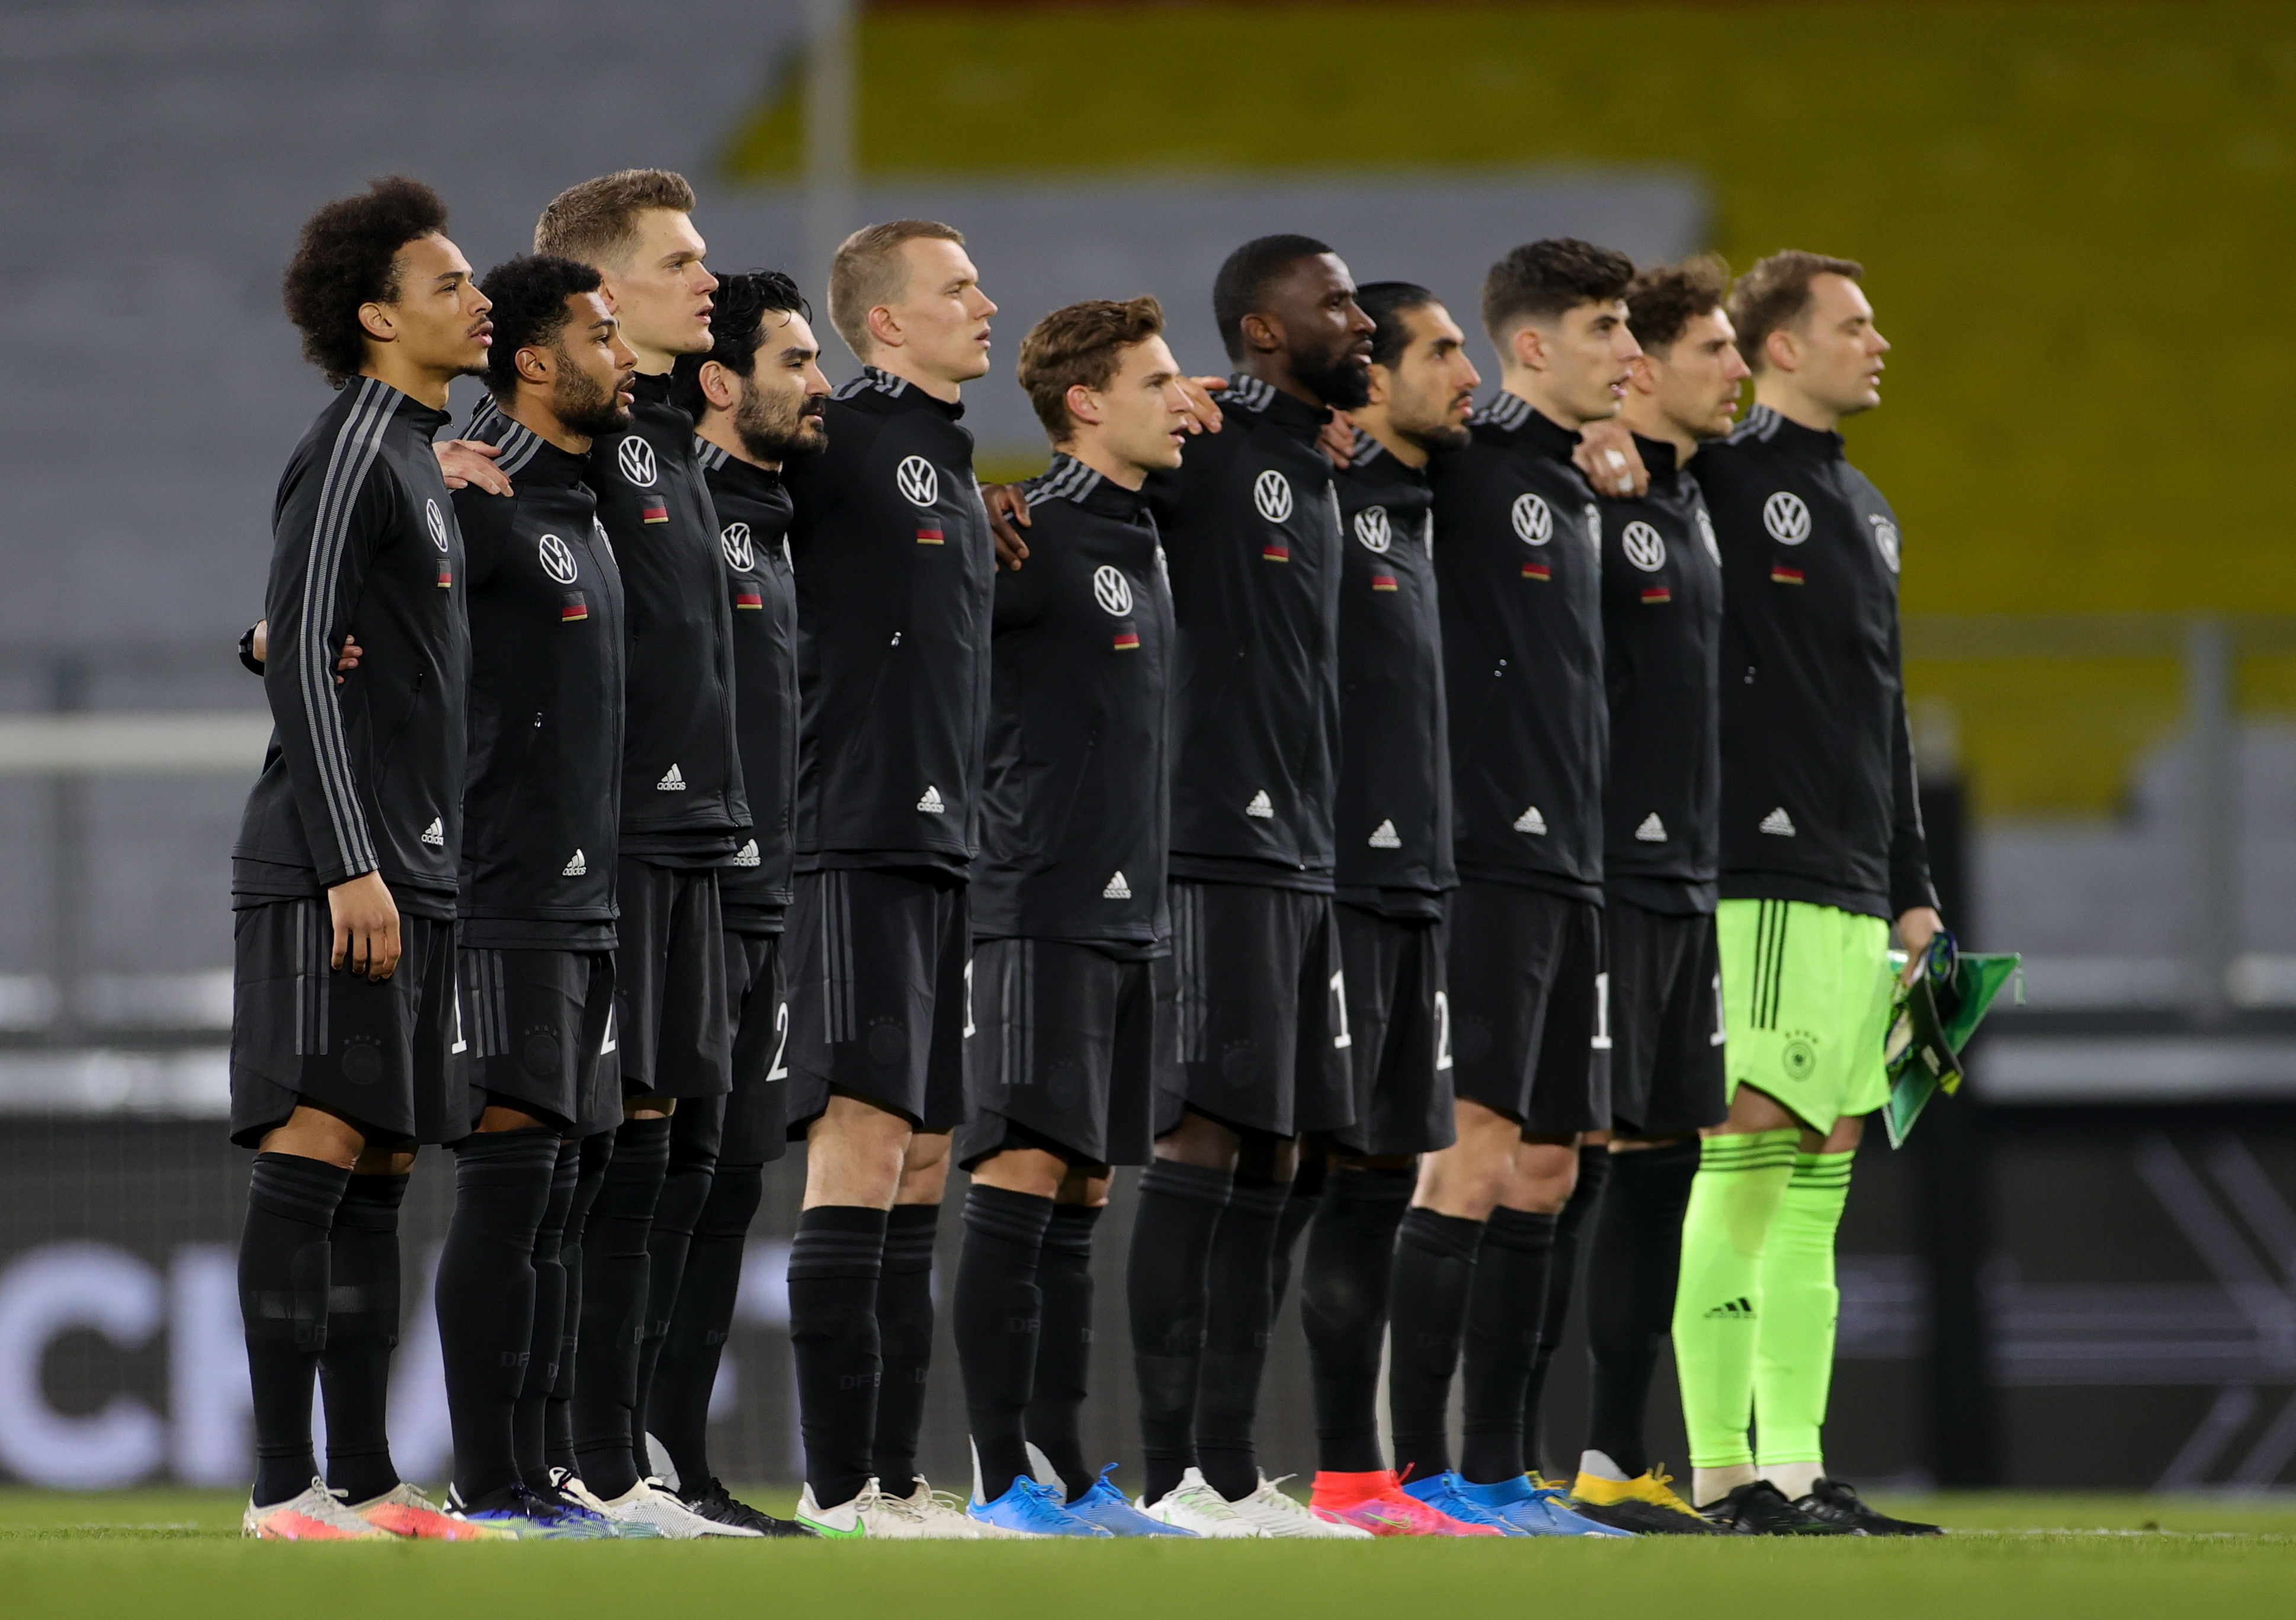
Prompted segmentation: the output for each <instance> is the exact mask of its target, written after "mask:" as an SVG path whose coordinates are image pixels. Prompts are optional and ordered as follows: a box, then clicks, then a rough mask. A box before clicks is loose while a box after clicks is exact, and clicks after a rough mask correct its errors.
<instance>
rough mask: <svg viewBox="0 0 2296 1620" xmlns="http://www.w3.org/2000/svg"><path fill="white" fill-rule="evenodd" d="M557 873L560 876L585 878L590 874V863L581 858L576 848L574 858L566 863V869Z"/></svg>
mask: <svg viewBox="0 0 2296 1620" xmlns="http://www.w3.org/2000/svg"><path fill="white" fill-rule="evenodd" d="M558 875H559V876H560V877H562V878H586V877H588V876H589V875H590V863H589V862H587V861H586V860H584V859H583V858H582V852H581V851H580V850H576V851H575V852H574V858H573V859H572V860H570V861H569V862H567V863H566V870H565V871H562V872H560V873H559V874H558Z"/></svg>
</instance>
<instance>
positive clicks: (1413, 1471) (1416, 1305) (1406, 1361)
mask: <svg viewBox="0 0 2296 1620" xmlns="http://www.w3.org/2000/svg"><path fill="white" fill-rule="evenodd" d="M1482 1242H1483V1223H1481V1222H1480V1221H1470V1220H1466V1219H1464V1217H1462V1216H1459V1215H1439V1214H1437V1213H1436V1212H1435V1211H1434V1210H1432V1209H1418V1208H1412V1209H1406V1210H1405V1211H1404V1215H1403V1219H1402V1221H1401V1223H1399V1224H1398V1226H1397V1228H1396V1234H1395V1272H1394V1276H1393V1279H1392V1280H1391V1282H1390V1286H1389V1289H1388V1324H1389V1325H1388V1338H1389V1343H1390V1352H1389V1366H1388V1380H1387V1399H1388V1410H1389V1411H1390V1413H1391V1414H1392V1418H1393V1425H1392V1426H1393V1428H1394V1431H1395V1467H1396V1471H1397V1472H1398V1473H1399V1474H1401V1475H1402V1476H1403V1477H1405V1478H1406V1479H1431V1478H1432V1477H1435V1476H1436V1475H1438V1474H1446V1473H1448V1472H1450V1469H1451V1439H1450V1408H1451V1375H1452V1374H1453V1373H1454V1372H1455V1371H1456V1370H1457V1368H1458V1365H1459V1343H1460V1339H1461V1338H1463V1337H1464V1333H1465V1331H1466V1318H1467V1296H1468V1293H1469V1291H1470V1289H1472V1286H1473V1283H1474V1278H1475V1269H1476V1266H1475V1263H1476V1257H1477V1256H1478V1254H1479V1253H1480V1249H1481V1248H1482ZM1519 1404H1520V1403H1518V1405H1519Z"/></svg>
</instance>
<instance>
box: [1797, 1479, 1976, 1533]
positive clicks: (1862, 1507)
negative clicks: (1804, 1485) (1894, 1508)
mask: <svg viewBox="0 0 2296 1620" xmlns="http://www.w3.org/2000/svg"><path fill="white" fill-rule="evenodd" d="M1793 1505H1794V1506H1795V1507H1797V1508H1800V1510H1802V1511H1803V1512H1804V1513H1807V1514H1808V1515H1809V1516H1810V1518H1815V1519H1819V1520H1822V1521H1824V1522H1825V1523H1826V1524H1829V1525H1840V1526H1843V1527H1844V1528H1845V1529H1850V1530H1862V1531H1864V1532H1865V1533H1866V1534H1867V1535H1943V1534H1945V1526H1942V1525H1925V1524H1923V1523H1922V1522H1921V1521H1920V1520H1918V1519H1912V1518H1890V1516H1889V1515H1888V1514H1886V1513H1879V1512H1876V1511H1875V1510H1873V1509H1872V1508H1869V1507H1867V1506H1866V1503H1865V1502H1864V1501H1863V1500H1861V1499H1860V1498H1859V1496H1858V1494H1857V1486H1855V1485H1844V1484H1842V1483H1841V1481H1840V1480H1838V1479H1828V1478H1827V1477H1825V1475H1823V1474H1821V1475H1819V1476H1818V1477H1817V1479H1816V1483H1815V1484H1813V1485H1811V1486H1810V1488H1809V1494H1808V1495H1807V1496H1800V1497H1797V1498H1795V1499H1794V1504H1793Z"/></svg>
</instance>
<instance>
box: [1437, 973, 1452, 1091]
mask: <svg viewBox="0 0 2296 1620" xmlns="http://www.w3.org/2000/svg"><path fill="white" fill-rule="evenodd" d="M1450 1067H1451V993H1450V992H1449V991H1448V990H1438V991H1437V992H1436V993H1435V1071H1436V1073H1438V1074H1440V1073H1441V1072H1442V1071H1443V1070H1445V1069H1447V1068H1450Z"/></svg>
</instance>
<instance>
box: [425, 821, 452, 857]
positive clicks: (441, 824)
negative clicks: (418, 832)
mask: <svg viewBox="0 0 2296 1620" xmlns="http://www.w3.org/2000/svg"><path fill="white" fill-rule="evenodd" d="M422 841H423V842H424V843H426V844H428V845H430V847H432V848H433V849H444V848H446V847H447V823H446V822H445V820H444V819H442V818H441V817H439V816H435V815H434V816H432V817H431V818H430V825H429V826H428V827H425V828H424V829H423V830H422Z"/></svg>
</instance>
